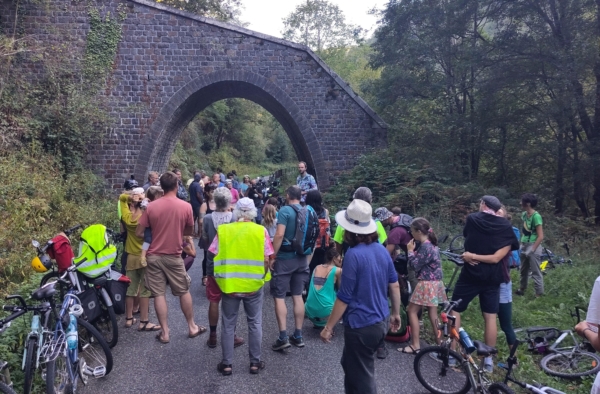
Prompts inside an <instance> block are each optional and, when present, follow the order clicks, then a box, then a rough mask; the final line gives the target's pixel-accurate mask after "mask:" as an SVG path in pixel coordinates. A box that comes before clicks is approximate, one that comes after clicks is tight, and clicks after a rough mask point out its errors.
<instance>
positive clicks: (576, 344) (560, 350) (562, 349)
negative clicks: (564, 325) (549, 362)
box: [549, 330, 581, 354]
mask: <svg viewBox="0 0 600 394" xmlns="http://www.w3.org/2000/svg"><path fill="white" fill-rule="evenodd" d="M568 336H570V337H571V339H572V340H573V343H574V345H573V346H567V347H558V345H560V343H561V342H562V341H564V340H565V338H566V337H568ZM549 349H550V352H552V353H565V354H573V353H575V352H576V351H577V350H581V344H580V343H579V341H578V340H577V337H576V336H575V335H574V334H573V331H571V330H564V331H561V332H560V336H559V337H558V339H557V340H556V341H554V343H553V344H552V345H551V346H550V348H549Z"/></svg>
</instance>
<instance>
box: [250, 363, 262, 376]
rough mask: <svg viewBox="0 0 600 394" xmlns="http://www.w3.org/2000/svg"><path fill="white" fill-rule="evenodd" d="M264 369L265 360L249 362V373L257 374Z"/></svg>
mask: <svg viewBox="0 0 600 394" xmlns="http://www.w3.org/2000/svg"><path fill="white" fill-rule="evenodd" d="M263 369H265V362H264V361H259V362H257V363H250V373H251V374H252V375H258V373H259V372H260V371H261V370H263Z"/></svg>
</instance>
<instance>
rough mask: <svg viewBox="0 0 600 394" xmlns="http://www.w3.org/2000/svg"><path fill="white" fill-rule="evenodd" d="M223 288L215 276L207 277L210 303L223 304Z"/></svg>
mask: <svg viewBox="0 0 600 394" xmlns="http://www.w3.org/2000/svg"><path fill="white" fill-rule="evenodd" d="M222 294H223V292H221V288H220V287H219V285H218V284H217V280H216V279H215V277H214V276H207V277H206V298H207V299H208V301H209V302H214V303H219V302H221V295H222Z"/></svg>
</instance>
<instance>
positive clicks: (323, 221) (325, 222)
mask: <svg viewBox="0 0 600 394" xmlns="http://www.w3.org/2000/svg"><path fill="white" fill-rule="evenodd" d="M323 213H325V210H323ZM330 226H331V223H330V222H329V218H328V217H326V218H319V235H318V236H317V242H316V243H315V249H316V248H321V249H327V248H328V247H329V242H330V240H331V230H330Z"/></svg>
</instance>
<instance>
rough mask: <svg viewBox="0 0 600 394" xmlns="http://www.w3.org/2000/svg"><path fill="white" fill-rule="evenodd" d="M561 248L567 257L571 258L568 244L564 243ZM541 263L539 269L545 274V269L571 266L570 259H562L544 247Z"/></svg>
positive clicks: (571, 261)
mask: <svg viewBox="0 0 600 394" xmlns="http://www.w3.org/2000/svg"><path fill="white" fill-rule="evenodd" d="M562 247H563V248H564V249H565V251H566V252H567V256H571V253H570V249H569V244H567V243H566V242H565V243H564V244H563V245H562ZM541 259H542V262H541V264H540V269H541V271H542V272H544V273H545V272H546V270H547V269H551V268H556V266H558V265H563V264H566V265H569V266H573V260H571V259H570V258H566V259H565V258H564V257H562V256H557V255H555V254H554V253H552V251H551V250H550V249H548V248H546V247H544V246H542V257H541Z"/></svg>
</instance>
